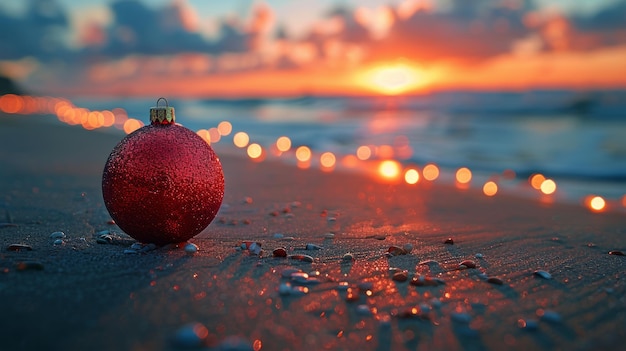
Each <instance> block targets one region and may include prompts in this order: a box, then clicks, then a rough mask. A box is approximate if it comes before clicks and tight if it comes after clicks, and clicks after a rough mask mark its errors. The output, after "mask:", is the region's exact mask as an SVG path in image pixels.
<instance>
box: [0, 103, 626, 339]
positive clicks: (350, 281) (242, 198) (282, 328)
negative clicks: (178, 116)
mask: <svg viewBox="0 0 626 351" xmlns="http://www.w3.org/2000/svg"><path fill="white" fill-rule="evenodd" d="M52 118H54V117H50V116H44V117H35V116H33V117H22V116H6V115H2V116H0V150H1V151H0V195H1V196H2V197H1V198H0V206H2V207H1V208H0V216H1V217H0V222H2V224H1V225H0V243H1V244H2V251H0V311H1V313H0V335H1V336H2V337H1V341H0V349H2V350H178V349H184V348H185V347H184V346H185V344H184V342H181V340H180V339H177V337H176V335H177V331H180V330H181V328H182V327H184V326H185V325H188V324H189V323H201V324H202V325H204V326H206V328H207V330H208V335H207V336H206V338H205V339H203V340H202V341H201V344H202V345H201V346H197V347H195V348H197V349H203V348H207V349H216V350H218V349H219V350H222V349H229V350H230V349H236V350H248V349H253V350H257V351H258V350H505V349H506V350H528V349H534V350H619V349H623V347H624V342H625V341H626V328H624V325H626V281H625V277H626V276H625V272H626V257H624V256H618V255H609V254H608V252H609V251H613V250H619V251H626V240H625V239H624V238H625V237H626V236H625V235H626V218H625V217H624V214H623V213H600V214H594V213H590V212H589V211H588V210H586V209H584V208H583V207H581V206H569V205H562V204H548V203H541V202H539V201H533V200H528V199H519V198H511V197H507V196H505V195H502V196H500V195H498V196H495V197H493V198H488V197H485V196H483V195H482V193H481V192H480V189H479V187H478V186H476V187H474V188H470V189H468V190H465V191H461V190H458V189H456V188H454V187H453V186H452V185H450V184H444V183H443V182H441V183H440V182H434V183H432V184H426V183H419V184H418V185H417V186H411V185H407V184H386V183H383V182H380V181H378V180H376V179H374V178H370V177H367V176H365V175H357V174H348V173H342V172H332V173H325V172H322V171H319V170H316V169H308V170H301V169H297V168H295V167H291V166H289V165H286V164H283V163H276V162H271V161H265V162H259V163H255V162H252V161H250V160H248V159H245V158H243V157H237V156H233V155H229V154H228V153H220V149H223V148H224V146H221V145H217V146H216V151H217V152H218V154H219V155H220V156H221V160H222V164H223V168H224V173H225V179H226V192H225V198H224V203H223V205H222V208H221V210H220V212H219V213H218V216H217V218H216V220H214V221H213V223H211V225H210V226H209V227H208V228H207V229H206V230H205V231H204V232H203V233H201V234H200V235H198V236H197V237H195V238H194V239H192V240H191V242H193V243H195V244H196V245H198V247H199V249H200V250H199V252H197V253H196V254H194V255H190V254H187V253H185V252H184V250H182V249H175V248H158V249H155V250H152V251H148V252H145V253H138V254H125V253H124V251H125V250H126V249H128V248H129V247H130V246H131V245H132V244H133V243H134V240H133V239H132V238H130V237H128V236H126V235H125V234H124V233H123V232H121V231H120V229H119V228H117V226H115V225H112V224H108V222H109V220H110V217H109V215H108V213H107V211H106V208H105V207H104V204H103V200H102V195H101V190H100V189H101V173H102V169H103V166H104V163H105V161H106V158H107V157H108V155H109V152H110V151H111V149H112V148H113V147H114V146H115V145H116V144H117V142H119V140H121V138H122V137H123V134H122V133H121V132H112V131H86V130H83V129H82V128H80V127H68V126H62V125H59V124H57V123H52V122H51V121H49V120H50V119H52ZM105 230H108V231H110V232H111V239H112V240H111V242H110V243H106V244H99V243H97V238H98V233H101V232H102V231H105ZM57 231H62V232H64V233H65V234H66V238H65V239H63V241H64V243H63V244H60V245H55V244H54V240H55V239H53V238H51V237H50V235H51V233H53V232H57ZM329 233H332V234H334V236H333V237H332V238H331V236H332V235H328V234H329ZM277 234H280V235H277ZM448 238H452V239H453V242H454V243H453V244H452V245H450V244H445V243H444V241H445V240H446V239H448ZM242 241H251V242H259V243H261V244H262V248H263V249H264V253H263V255H262V257H259V256H258V255H255V254H254V253H253V252H250V250H241V249H239V250H237V249H236V248H238V247H239V248H240V247H241V246H240V245H241V242H242ZM308 243H311V244H315V245H319V246H321V247H322V249H320V250H305V249H304V248H305V246H306V244H308ZM13 244H24V245H28V246H30V247H31V248H32V250H28V249H22V250H18V251H12V250H9V249H8V248H9V246H10V245H13ZM406 244H410V245H412V247H413V249H412V251H411V252H409V253H407V254H402V255H397V256H393V257H386V256H385V253H386V252H388V249H389V248H390V246H392V245H395V246H399V247H403V246H404V245H406ZM278 247H284V248H286V250H287V252H288V253H289V254H303V255H304V254H306V255H310V256H312V257H313V258H314V262H312V263H309V262H303V261H299V260H295V259H287V258H276V257H272V250H273V249H275V248H278ZM346 253H351V254H352V255H353V257H354V260H353V261H352V260H344V255H345V254H346ZM477 254H478V255H477ZM464 260H471V261H473V262H474V263H475V265H476V268H467V269H460V268H464V267H460V268H459V264H460V263H461V262H462V261H464ZM468 265H471V264H470V263H468V264H467V265H466V266H465V267H467V266H468ZM287 268H296V269H300V270H302V271H303V272H306V273H311V272H318V273H315V274H313V275H317V277H316V281H314V282H311V281H305V282H303V283H302V284H306V286H305V287H306V289H304V288H302V289H298V290H293V291H292V292H291V293H285V292H284V291H282V294H281V291H279V287H280V286H281V283H286V282H287V281H288V279H286V278H283V277H282V272H283V271H284V270H285V269H287ZM394 269H396V270H394ZM537 270H543V271H546V272H548V273H549V274H550V275H551V279H545V278H542V277H541V276H539V275H536V274H533V272H535V271H537ZM402 271H406V274H407V277H408V279H407V281H399V280H401V279H402V278H401V277H400V276H401V275H402V273H400V274H399V275H396V278H395V279H398V280H394V279H392V276H393V274H394V273H397V272H402ZM416 274H417V275H418V276H420V275H421V276H422V277H432V278H437V279H436V280H434V282H436V283H437V282H438V283H437V284H433V285H434V286H420V284H419V278H417V280H416V281H417V283H414V284H411V282H410V280H411V278H412V277H414V276H415V275H416ZM489 278H497V279H499V280H500V281H501V283H502V285H499V284H495V283H497V282H498V281H497V280H496V279H491V280H489V281H488V279H489ZM427 281H428V282H432V281H433V280H427ZM422 282H423V281H422ZM298 284H299V283H297V282H293V283H292V285H293V286H294V287H295V286H298ZM421 285H424V284H421ZM426 285H428V284H426ZM305 290H307V291H306V293H305ZM524 325H525V326H526V327H524ZM235 344H236V345H235ZM229 347H231V348H229ZM235 347H239V348H235Z"/></svg>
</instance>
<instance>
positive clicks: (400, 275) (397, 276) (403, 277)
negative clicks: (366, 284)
mask: <svg viewBox="0 0 626 351" xmlns="http://www.w3.org/2000/svg"><path fill="white" fill-rule="evenodd" d="M391 279H393V280H395V281H397V282H405V281H407V280H408V279H409V273H408V272H406V271H402V272H397V273H394V274H393V276H392V277H391Z"/></svg>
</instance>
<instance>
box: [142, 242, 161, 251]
mask: <svg viewBox="0 0 626 351" xmlns="http://www.w3.org/2000/svg"><path fill="white" fill-rule="evenodd" d="M156 249H157V246H156V244H152V243H150V244H145V245H143V247H142V248H141V250H139V252H148V251H152V250H156Z"/></svg>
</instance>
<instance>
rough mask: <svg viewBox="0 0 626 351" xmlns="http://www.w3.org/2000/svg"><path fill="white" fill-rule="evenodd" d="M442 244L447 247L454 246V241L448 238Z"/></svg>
mask: <svg viewBox="0 0 626 351" xmlns="http://www.w3.org/2000/svg"><path fill="white" fill-rule="evenodd" d="M443 243H444V244H447V245H454V240H452V238H448V239H446V240H445V241H444V242H443Z"/></svg>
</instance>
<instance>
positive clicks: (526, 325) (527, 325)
mask: <svg viewBox="0 0 626 351" xmlns="http://www.w3.org/2000/svg"><path fill="white" fill-rule="evenodd" d="M517 326H518V327H519V328H520V329H524V330H528V331H534V330H537V329H538V328H539V323H537V321H536V320H534V319H526V320H524V319H518V320H517Z"/></svg>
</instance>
